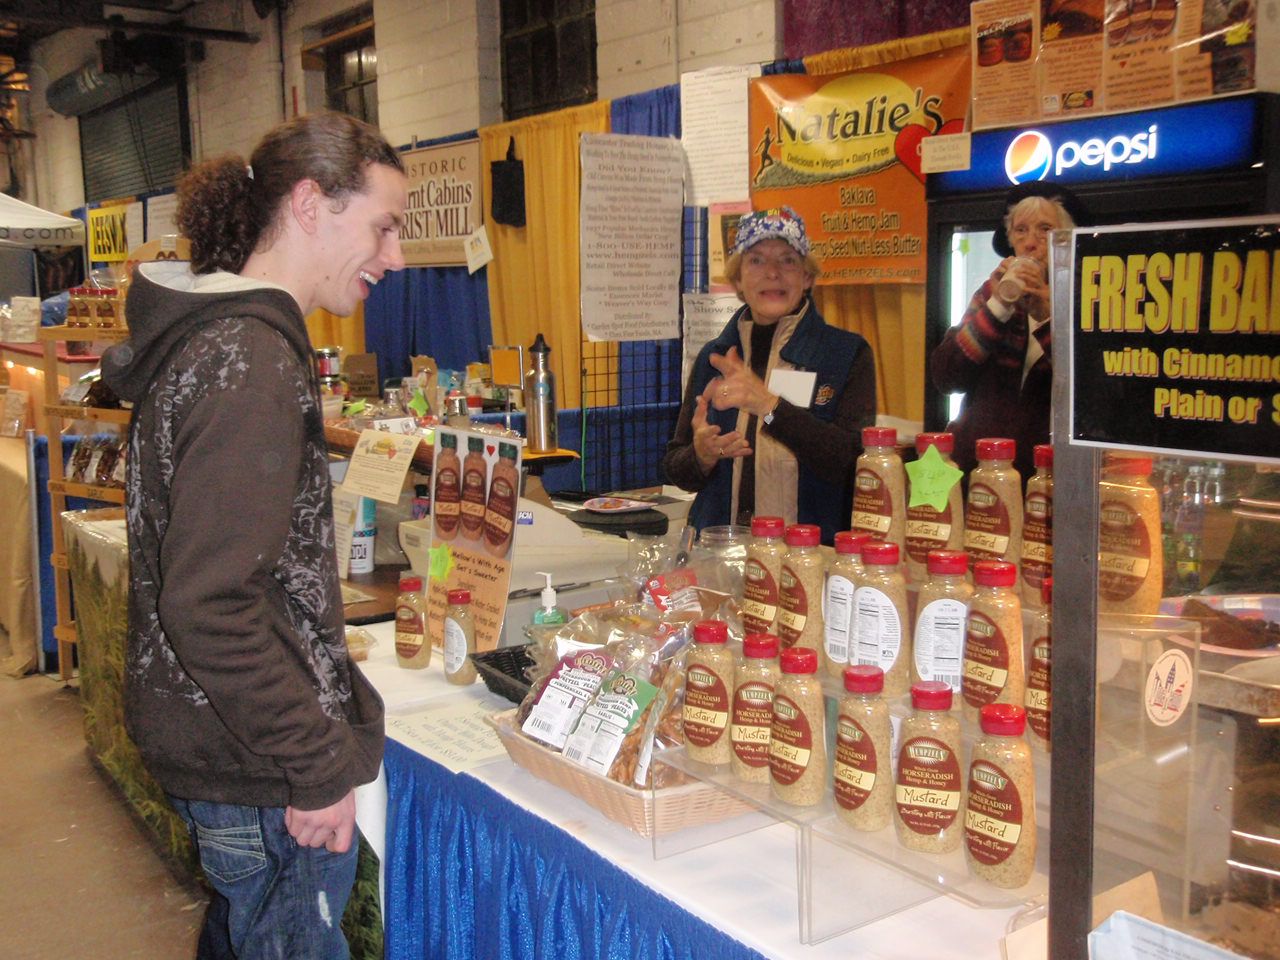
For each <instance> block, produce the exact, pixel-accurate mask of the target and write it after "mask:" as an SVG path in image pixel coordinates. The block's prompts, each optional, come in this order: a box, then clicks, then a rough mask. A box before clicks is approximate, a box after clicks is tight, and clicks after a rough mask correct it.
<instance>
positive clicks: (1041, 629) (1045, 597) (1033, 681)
mask: <svg viewBox="0 0 1280 960" xmlns="http://www.w3.org/2000/svg"><path fill="white" fill-rule="evenodd" d="M1040 590H1041V598H1042V601H1043V604H1042V606H1041V609H1039V610H1037V611H1036V613H1035V616H1034V617H1032V619H1031V632H1030V634H1029V635H1028V636H1027V647H1028V648H1029V649H1030V654H1029V656H1028V661H1027V695H1026V700H1025V702H1024V704H1023V705H1024V706H1025V707H1026V709H1027V729H1028V730H1030V731H1031V732H1030V733H1029V734H1028V735H1027V739H1028V740H1030V741H1031V745H1032V746H1033V747H1039V748H1040V749H1043V750H1048V749H1050V733H1051V731H1052V716H1053V693H1052V681H1053V577H1045V580H1044V583H1043V584H1041V586H1040Z"/></svg>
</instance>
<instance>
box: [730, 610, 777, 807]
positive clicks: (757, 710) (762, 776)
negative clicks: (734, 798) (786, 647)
mask: <svg viewBox="0 0 1280 960" xmlns="http://www.w3.org/2000/svg"><path fill="white" fill-rule="evenodd" d="M780 675H781V668H779V666H778V638H777V637H775V636H774V635H773V634H771V633H749V634H747V635H746V636H745V637H743V638H742V659H741V660H740V661H739V662H738V665H737V670H736V671H735V672H734V678H733V708H732V713H731V715H730V718H729V723H730V726H729V742H730V743H731V744H732V746H733V755H732V756H731V757H730V758H729V769H730V770H732V771H733V774H734V776H736V777H737V778H738V779H739V780H744V781H746V782H748V783H768V782H769V743H770V741H771V739H772V727H773V692H774V689H775V688H776V687H777V685H778V677H779V676H780Z"/></svg>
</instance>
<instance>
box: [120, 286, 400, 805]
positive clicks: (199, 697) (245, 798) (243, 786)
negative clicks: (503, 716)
mask: <svg viewBox="0 0 1280 960" xmlns="http://www.w3.org/2000/svg"><path fill="white" fill-rule="evenodd" d="M127 313H128V317H129V331H130V338H129V340H127V341H126V342H124V343H121V344H119V345H118V346H115V347H112V348H111V349H110V350H108V351H107V352H106V354H105V356H104V357H103V364H102V366H103V376H104V378H105V379H106V380H107V382H108V383H109V384H110V385H111V388H112V389H113V390H114V391H115V392H116V393H117V394H119V395H120V396H121V397H122V398H124V399H126V400H131V401H133V403H134V414H133V420H132V423H131V424H130V427H129V460H128V472H127V480H126V513H127V516H128V527H129V559H130V584H129V642H128V651H127V654H126V659H125V722H126V726H127V728H128V731H129V735H130V736H131V737H132V738H133V740H134V742H135V743H136V744H137V745H138V748H139V749H140V750H141V752H142V757H143V760H144V761H145V763H146V765H147V768H148V770H149V771H150V772H151V774H152V775H153V776H154V777H155V778H156V780H157V781H158V782H159V783H160V785H161V786H162V787H163V788H164V789H165V790H166V791H168V792H169V793H171V794H175V795H177V796H180V797H183V798H186V799H196V800H209V801H213V802H218V803H239V804H246V805H251V806H273V807H282V806H286V805H292V806H295V807H298V808H300V809H304V810H312V809H319V808H320V807H324V806H328V805H329V804H331V803H334V802H336V801H337V800H339V799H341V798H342V797H343V796H344V795H345V794H346V792H347V791H348V790H350V789H351V788H352V787H354V786H356V785H357V784H360V783H366V782H368V781H371V780H373V779H374V777H376V776H377V773H378V764H379V762H380V761H381V759H382V743H383V732H382V729H383V728H382V703H381V701H380V700H379V698H378V695H377V694H376V693H375V692H374V690H373V688H372V687H371V686H370V685H369V684H368V682H367V681H366V680H365V679H364V677H363V675H362V674H361V673H360V672H359V670H358V669H357V668H356V667H355V666H354V665H352V664H351V662H350V660H349V658H348V656H347V648H346V643H345V639H344V636H343V622H342V599H341V592H340V589H339V583H338V569H337V560H336V556H335V552H334V529H333V509H332V503H331V499H330V493H331V491H330V481H329V471H328V451H327V447H326V444H325V440H324V424H323V421H322V419H321V415H320V407H319V395H318V392H317V387H316V377H315V372H314V367H313V364H312V359H311V348H310V344H309V342H308V340H307V332H306V326H305V324H304V322H303V319H302V315H301V313H300V311H299V309H298V305H297V303H296V301H295V300H294V299H293V297H292V296H291V295H290V294H289V293H288V292H287V291H285V290H284V289H283V288H280V287H276V286H272V285H269V284H264V283H260V282H256V281H249V280H246V279H244V278H241V277H237V276H235V275H233V274H228V273H214V274H208V275H202V276H195V275H193V274H192V273H191V272H190V270H189V269H188V266H187V265H186V264H179V263H164V262H160V263H148V264H143V265H142V266H141V267H139V269H138V273H137V277H136V279H135V281H134V283H133V284H132V285H131V286H130V289H129V299H128V304H127Z"/></svg>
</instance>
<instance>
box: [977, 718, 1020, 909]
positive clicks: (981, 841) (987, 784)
mask: <svg viewBox="0 0 1280 960" xmlns="http://www.w3.org/2000/svg"><path fill="white" fill-rule="evenodd" d="M980 722H981V725H982V736H981V737H979V738H978V740H977V741H975V742H974V745H973V754H972V757H971V761H970V764H969V784H968V790H967V791H966V793H965V798H966V799H965V814H964V841H965V850H964V852H965V860H966V861H967V863H968V865H969V872H970V873H972V874H973V875H974V876H975V877H980V878H981V879H983V880H986V881H987V882H988V883H990V884H992V885H993V886H997V887H1001V888H1004V889H1007V890H1014V889H1017V888H1018V887H1021V886H1024V885H1025V884H1026V883H1027V881H1028V880H1030V879H1031V874H1032V873H1033V872H1034V870H1035V865H1036V800H1035V773H1034V772H1033V770H1032V767H1031V749H1030V748H1029V747H1028V746H1027V743H1026V741H1025V740H1023V739H1022V731H1023V727H1024V725H1025V723H1026V717H1025V715H1024V714H1023V711H1022V707H1020V706H1017V705H1015V704H1012V703H993V704H988V705H987V706H985V707H983V708H982V716H981V719H980Z"/></svg>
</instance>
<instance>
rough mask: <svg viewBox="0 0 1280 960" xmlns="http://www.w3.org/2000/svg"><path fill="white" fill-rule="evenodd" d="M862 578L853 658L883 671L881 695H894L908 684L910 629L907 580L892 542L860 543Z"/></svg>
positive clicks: (856, 661)
mask: <svg viewBox="0 0 1280 960" xmlns="http://www.w3.org/2000/svg"><path fill="white" fill-rule="evenodd" d="M862 569H863V575H862V582H861V583H860V584H859V585H858V592H857V594H856V595H855V596H854V604H855V605H856V606H857V610H858V628H857V642H856V643H855V644H854V655H853V658H852V659H853V662H855V663H860V664H870V665H872V666H877V667H879V668H880V669H881V670H883V671H884V695H885V696H886V697H898V696H901V695H902V694H904V693H906V692H907V691H908V690H909V689H910V688H911V633H910V627H909V624H910V621H909V620H908V616H907V582H906V580H905V579H904V578H903V576H902V570H901V569H900V568H899V564H898V545H897V544H896V543H877V542H876V541H874V540H872V541H868V542H867V543H864V544H863V545H862Z"/></svg>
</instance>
